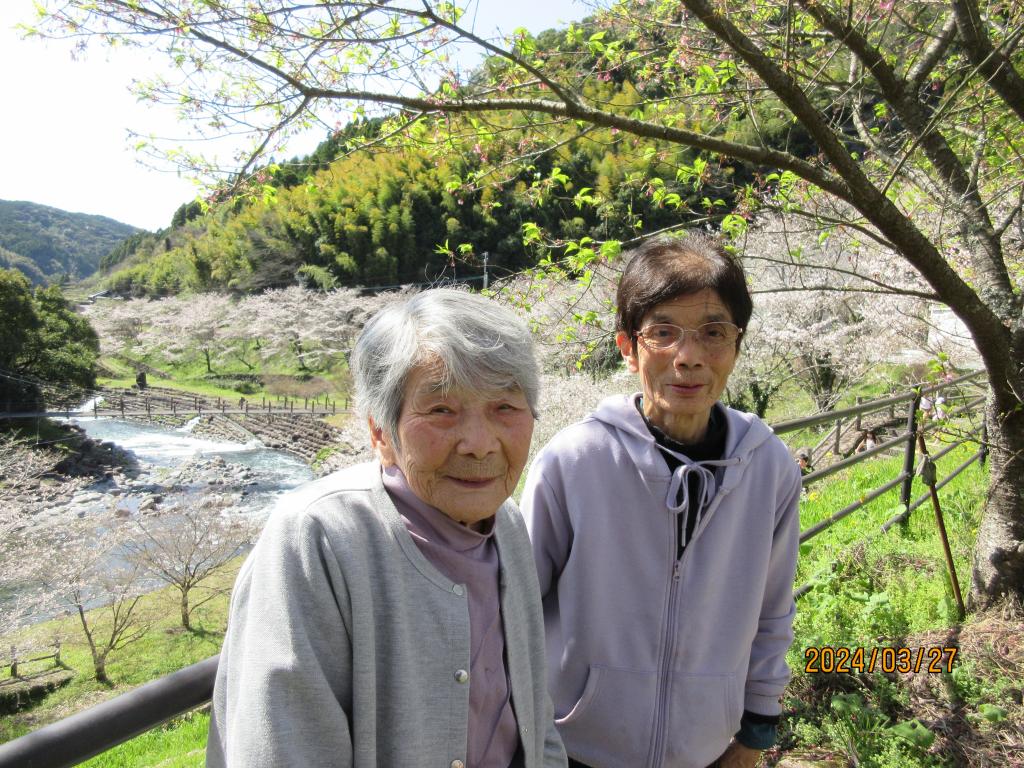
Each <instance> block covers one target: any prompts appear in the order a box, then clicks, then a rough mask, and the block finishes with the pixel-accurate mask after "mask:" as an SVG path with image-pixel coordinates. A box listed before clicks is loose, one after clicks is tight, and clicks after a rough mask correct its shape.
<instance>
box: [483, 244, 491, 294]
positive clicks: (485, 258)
mask: <svg viewBox="0 0 1024 768" xmlns="http://www.w3.org/2000/svg"><path fill="white" fill-rule="evenodd" d="M490 255H491V254H489V253H488V252H487V251H484V290H485V291H486V290H487V257H488V256H490Z"/></svg>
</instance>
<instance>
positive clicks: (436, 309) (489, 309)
mask: <svg viewBox="0 0 1024 768" xmlns="http://www.w3.org/2000/svg"><path fill="white" fill-rule="evenodd" d="M433 364H438V366H439V369H440V375H441V382H442V386H444V387H445V388H446V389H448V388H451V387H457V388H460V389H471V390H480V391H493V390H498V389H510V388H518V389H519V390H520V391H522V393H523V394H524V395H525V396H526V401H527V403H528V404H529V406H530V410H531V411H532V412H533V415H534V417H536V416H537V401H538V398H539V394H540V376H539V370H538V365H537V360H536V357H535V356H534V351H533V340H532V339H531V338H530V331H529V329H528V328H527V326H526V324H525V323H524V322H523V321H522V320H520V319H519V318H518V317H517V316H516V315H515V314H513V313H512V311H511V310H509V309H507V308H505V307H503V306H501V305H500V304H498V303H496V302H493V301H489V300H488V299H485V298H484V297H482V296H479V295H476V294H472V293H469V292H467V291H460V290H454V289H451V288H435V289H431V290H427V291H423V292H421V293H417V294H416V295H414V296H413V297H412V298H411V299H409V300H408V301H403V302H398V303H395V304H391V305H389V306H388V307H386V308H384V309H382V310H381V311H380V312H378V313H377V314H376V315H374V317H373V318H372V319H371V320H370V322H368V323H367V324H366V327H365V328H363V331H362V333H361V334H360V335H359V339H358V340H357V341H356V345H355V349H353V351H352V356H351V359H350V361H349V367H350V369H351V371H352V378H353V380H354V382H355V405H356V412H357V413H358V414H359V415H360V416H362V417H363V418H367V417H368V418H371V419H373V422H374V424H376V425H377V426H378V427H380V428H382V429H383V430H384V431H385V432H386V433H387V434H388V435H389V436H390V437H391V439H392V440H393V441H394V442H395V444H396V445H397V444H398V440H397V438H398V419H399V417H400V416H401V414H402V400H403V396H404V394H405V385H406V383H407V382H408V380H409V376H410V374H411V373H412V371H413V370H414V369H415V368H416V367H417V366H421V365H433Z"/></svg>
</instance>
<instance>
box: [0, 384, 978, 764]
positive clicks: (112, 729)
mask: <svg viewBox="0 0 1024 768" xmlns="http://www.w3.org/2000/svg"><path fill="white" fill-rule="evenodd" d="M981 377H982V372H977V373H972V374H968V375H966V376H961V377H959V378H956V379H953V380H951V381H947V382H943V383H942V384H937V385H934V386H929V387H925V388H923V389H918V390H914V391H911V392H906V393H902V394H899V395H894V396H892V397H887V398H882V399H879V400H873V401H871V402H868V403H863V404H861V405H857V406H854V407H852V408H845V409H842V410H839V411H832V412H828V413H822V414H817V415H814V416H809V417H807V418H804V419H795V420H792V421H786V422H782V423H779V424H776V425H774V427H773V429H774V431H775V432H776V433H777V434H784V433H786V432H793V431H796V430H799V429H805V428H808V427H813V426H819V425H821V424H827V423H829V422H836V423H837V424H840V423H841V421H842V420H845V419H848V418H858V419H859V418H861V417H863V416H865V415H869V414H871V413H875V412H878V411H880V410H884V409H889V408H894V407H895V406H898V405H903V404H906V405H907V406H908V407H907V420H906V430H905V431H904V432H902V433H900V434H899V435H897V436H896V437H894V438H892V439H890V440H888V441H885V442H883V443H880V444H879V445H877V446H875V447H873V448H870V449H868V450H865V451H863V452H861V453H856V454H853V455H852V456H849V457H846V458H843V459H840V460H838V461H836V462H835V463H833V464H831V465H829V466H827V467H823V468H822V469H820V470H817V471H815V472H811V473H809V474H807V475H806V476H804V478H803V483H804V485H805V486H807V485H810V484H812V483H814V482H816V481H818V480H821V479H823V478H825V477H828V476H829V475H832V474H834V473H836V472H838V471H840V470H842V469H846V468H847V467H849V466H852V465H854V464H856V463H858V462H861V461H865V460H866V459H869V458H872V457H874V456H877V455H878V454H881V453H884V452H885V451H888V450H891V449H892V448H894V447H897V446H900V445H903V444H906V449H905V451H906V452H905V459H904V468H903V470H902V471H901V472H900V473H899V474H898V475H897V476H896V477H895V478H893V479H892V480H890V481H888V482H887V483H885V484H883V485H882V486H880V487H878V488H876V489H874V490H872V491H870V492H868V493H867V494H866V495H865V496H863V497H862V498H860V499H858V500H857V501H856V502H854V503H852V504H850V505H848V506H846V507H844V508H843V509H841V510H839V511H837V512H836V513H835V514H833V515H831V516H830V517H829V518H827V519H826V520H823V521H821V522H819V523H817V524H815V525H814V526H812V527H810V528H808V529H807V530H805V531H803V532H802V533H801V535H800V541H801V542H804V541H807V540H808V539H810V538H812V537H813V536H816V535H817V534H819V533H821V532H822V531H824V530H826V529H827V528H829V527H831V526H832V525H834V524H835V523H836V522H838V521H839V520H842V519H843V518H844V517H847V516H849V515H850V514H852V513H853V512H856V511H857V510H858V509H860V508H862V507H863V506H864V505H866V504H868V503H870V502H871V501H873V500H874V499H877V498H878V497H879V496H882V495H883V494H885V493H887V492H889V491H891V490H893V489H894V488H896V487H897V486H901V485H902V493H901V502H902V503H903V506H904V511H903V512H901V513H900V514H899V515H897V516H896V517H894V518H892V519H891V520H889V521H888V522H887V523H885V525H884V526H883V529H884V530H888V529H889V528H890V527H891V526H892V525H894V524H895V523H896V522H898V521H899V520H901V519H906V517H907V516H908V515H909V514H910V512H911V511H913V510H914V509H916V508H917V507H918V506H920V505H921V504H923V503H924V502H925V501H927V499H928V494H925V495H923V496H921V497H920V498H919V499H916V500H911V499H910V490H911V482H912V480H913V467H914V455H915V454H914V443H915V441H914V439H913V437H914V435H915V434H916V431H917V426H918V425H917V412H918V405H919V404H920V399H921V397H923V396H927V395H931V394H936V393H938V392H940V391H943V390H946V389H950V388H954V387H958V386H960V385H964V384H971V383H976V382H978V381H980V380H981ZM956 399H959V400H962V401H963V402H962V403H961V405H960V406H959V407H957V408H954V409H951V410H950V412H949V414H948V416H949V418H955V417H956V416H958V415H960V414H961V413H963V412H965V411H966V409H968V408H970V407H973V406H976V405H977V404H978V402H979V401H980V400H983V399H984V398H983V397H982V398H978V397H974V398H970V397H966V396H958V397H957V398H956ZM947 402H951V400H947ZM963 442H965V441H959V442H955V443H953V444H951V445H950V446H948V447H947V448H945V449H944V450H943V451H941V452H939V453H937V454H935V456H933V457H932V459H933V460H937V459H939V458H941V457H942V456H944V455H946V454H947V453H949V452H950V451H952V450H953V449H955V448H956V447H958V446H959V445H961V444H963ZM984 455H985V447H984V443H983V441H982V447H981V449H980V450H979V451H978V452H977V453H976V454H974V455H973V456H972V457H971V458H970V459H968V460H967V461H966V462H964V463H963V464H961V465H960V466H959V467H957V468H956V469H954V470H953V472H951V473H950V474H949V475H948V476H947V477H946V478H945V479H943V480H942V481H941V482H939V483H937V485H936V488H941V487H942V486H944V485H945V484H947V483H948V482H950V481H951V480H952V479H953V478H954V477H956V476H957V475H958V474H960V473H961V472H963V471H964V470H965V469H966V468H967V467H968V466H970V465H971V464H973V463H974V462H975V461H977V460H978V459H979V458H984ZM810 588H811V585H804V586H803V587H800V588H799V589H798V590H796V593H795V594H796V596H797V597H799V596H801V595H803V594H805V593H806V592H807V591H808V590H809V589H810ZM218 659H219V657H218V656H212V657H210V658H209V659H206V660H205V661H201V662H199V663H197V664H193V665H192V666H190V667H186V668H185V669H182V670H180V671H178V672H175V673H173V674H170V675H167V676H166V677H162V678H160V679H158V680H154V681H152V682H150V683H147V684H145V685H143V686H141V687H139V688H136V689H135V690H132V691H129V692H128V693H124V694H121V695H120V696H118V697H116V698H114V699H111V700H110V701H107V702H104V703H102V704H99V705H97V706H95V707H92V708H90V709H87V710H84V711H82V712H79V713H78V714H75V715H72V716H70V717H67V718H65V719H63V720H60V721H58V722H56V723H52V724H50V725H46V726H43V727H42V728H40V729H39V730H37V731H33V732H32V733H29V734H27V735H25V736H22V737H20V738H18V739H15V740H13V741H10V742H7V743H6V744H0V768H64V766H72V765H76V764H78V763H79V762H82V761H84V760H87V759H89V758H90V757H93V756H95V755H97V754H99V753H101V752H104V751H106V750H108V749H110V748H112V747H115V746H117V745H118V744H120V743H122V742H124V741H128V740H129V739H132V738H134V737H135V736H138V735H139V734H141V733H144V732H145V731H147V730H151V729H152V728H156V727H157V726H159V725H161V724H162V723H164V722H166V721H168V720H170V719H172V718H174V717H177V716H178V715H182V714H184V713H186V712H189V711H191V710H194V709H196V708H198V707H201V706H203V705H205V704H206V703H207V702H209V701H210V698H211V696H212V694H213V682H214V679H215V677H216V674H217V662H218Z"/></svg>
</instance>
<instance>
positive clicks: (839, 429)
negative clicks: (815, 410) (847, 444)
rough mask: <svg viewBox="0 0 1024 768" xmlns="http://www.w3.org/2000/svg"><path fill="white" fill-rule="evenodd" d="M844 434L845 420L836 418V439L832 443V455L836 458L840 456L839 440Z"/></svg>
mask: <svg viewBox="0 0 1024 768" xmlns="http://www.w3.org/2000/svg"><path fill="white" fill-rule="evenodd" d="M842 436H843V420H842V419H836V439H835V441H834V442H833V443H832V455H833V456H835V457H836V458H838V457H839V441H840V439H841V438H842Z"/></svg>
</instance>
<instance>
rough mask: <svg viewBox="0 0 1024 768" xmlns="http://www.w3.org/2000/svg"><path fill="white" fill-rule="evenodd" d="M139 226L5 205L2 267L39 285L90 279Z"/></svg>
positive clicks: (1, 205)
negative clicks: (105, 259)
mask: <svg viewBox="0 0 1024 768" xmlns="http://www.w3.org/2000/svg"><path fill="white" fill-rule="evenodd" d="M138 231H139V230H138V229H137V228H136V227H132V226H130V225H128V224H122V223H121V222H119V221H114V220H113V219H108V218H107V217H105V216H92V215H89V214H85V213H71V212H69V211H62V210H60V209H59V208H51V207H49V206H46V205H38V204H36V203H29V202H23V201H12V200H0V267H13V268H15V269H20V270H21V271H22V272H24V273H25V275H26V276H27V277H28V278H29V279H30V280H32V282H34V283H37V284H38V283H42V282H44V281H46V280H55V279H58V278H60V277H61V276H62V275H67V276H68V277H69V278H81V277H86V276H88V275H90V274H92V273H93V272H95V271H96V268H97V267H98V266H99V263H100V259H102V258H103V256H105V255H106V254H107V253H108V252H109V251H110V250H111V249H112V248H113V247H114V246H115V245H117V243H119V242H120V241H121V240H124V239H125V238H126V237H128V236H129V235H131V234H133V233H135V232H138Z"/></svg>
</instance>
